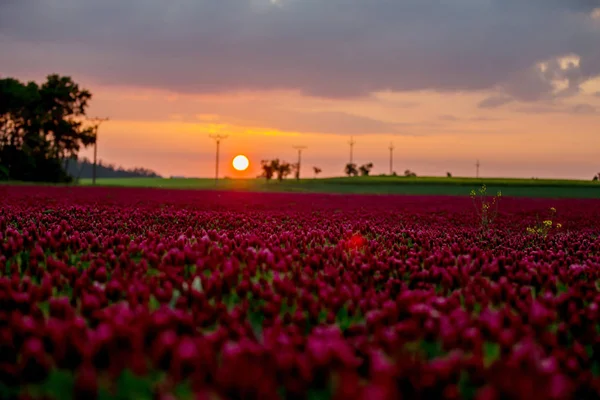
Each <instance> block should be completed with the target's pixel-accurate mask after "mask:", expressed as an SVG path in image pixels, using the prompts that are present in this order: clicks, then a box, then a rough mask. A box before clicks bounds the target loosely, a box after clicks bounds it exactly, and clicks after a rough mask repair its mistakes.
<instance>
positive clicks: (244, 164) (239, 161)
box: [232, 154, 250, 171]
mask: <svg viewBox="0 0 600 400" xmlns="http://www.w3.org/2000/svg"><path fill="white" fill-rule="evenodd" d="M232 164H233V168H235V169H236V170H238V171H245V170H246V169H248V165H250V161H248V157H246V156H244V155H241V154H240V155H239V156H235V158H234V159H233V163H232Z"/></svg>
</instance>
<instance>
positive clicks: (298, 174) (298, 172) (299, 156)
mask: <svg viewBox="0 0 600 400" xmlns="http://www.w3.org/2000/svg"><path fill="white" fill-rule="evenodd" d="M292 147H293V148H294V149H296V150H298V171H297V172H296V179H297V180H300V166H301V165H302V150H304V149H306V146H292Z"/></svg>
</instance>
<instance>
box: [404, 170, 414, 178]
mask: <svg viewBox="0 0 600 400" xmlns="http://www.w3.org/2000/svg"><path fill="white" fill-rule="evenodd" d="M404 176H406V177H409V178H415V177H416V176H417V174H416V173H414V172H412V171H411V170H410V169H407V170H406V171H404Z"/></svg>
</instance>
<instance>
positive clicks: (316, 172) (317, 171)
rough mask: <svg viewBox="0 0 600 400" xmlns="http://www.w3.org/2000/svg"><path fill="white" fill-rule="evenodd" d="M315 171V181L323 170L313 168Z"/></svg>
mask: <svg viewBox="0 0 600 400" xmlns="http://www.w3.org/2000/svg"><path fill="white" fill-rule="evenodd" d="M313 171H314V173H315V179H317V175H319V174H320V173H321V168H319V167H313Z"/></svg>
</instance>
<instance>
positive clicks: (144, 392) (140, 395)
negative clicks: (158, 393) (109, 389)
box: [116, 370, 152, 400]
mask: <svg viewBox="0 0 600 400" xmlns="http://www.w3.org/2000/svg"><path fill="white" fill-rule="evenodd" d="M116 397H117V398H119V399H140V400H142V399H149V400H150V399H152V382H150V381H149V380H148V379H144V378H141V377H138V376H135V375H134V374H133V372H131V371H130V370H125V371H123V372H122V373H121V375H120V376H119V379H118V380H117V395H116Z"/></svg>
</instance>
